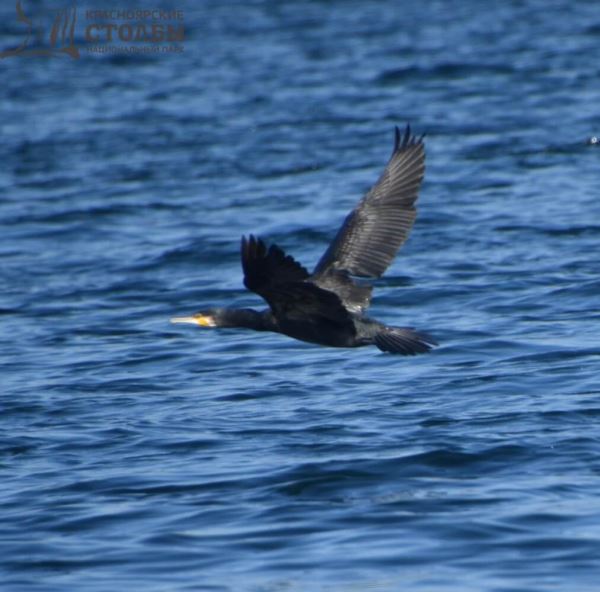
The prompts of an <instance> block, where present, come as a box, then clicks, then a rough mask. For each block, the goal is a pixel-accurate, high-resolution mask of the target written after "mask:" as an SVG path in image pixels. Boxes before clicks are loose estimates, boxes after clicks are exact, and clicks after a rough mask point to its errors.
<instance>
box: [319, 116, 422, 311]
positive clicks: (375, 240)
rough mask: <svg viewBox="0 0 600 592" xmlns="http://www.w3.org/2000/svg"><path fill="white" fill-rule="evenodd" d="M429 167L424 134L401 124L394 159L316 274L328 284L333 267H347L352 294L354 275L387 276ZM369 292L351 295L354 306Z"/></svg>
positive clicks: (347, 286) (409, 225)
mask: <svg viewBox="0 0 600 592" xmlns="http://www.w3.org/2000/svg"><path fill="white" fill-rule="evenodd" d="M424 173H425V147H424V145H423V138H422V137H421V138H417V137H415V136H413V135H411V133H410V126H408V125H407V126H406V130H405V131H404V134H402V133H401V132H400V130H399V129H398V128H396V141H395V144H394V151H393V152H392V156H391V158H390V161H389V162H388V164H387V166H386V167H385V170H384V171H383V173H382V175H381V177H380V178H379V180H378V181H377V183H376V184H375V185H374V186H373V187H372V188H371V190H370V191H369V192H368V193H367V194H366V195H365V196H364V197H363V199H362V200H361V201H360V202H359V203H358V205H357V206H356V207H355V208H354V210H352V211H351V212H350V214H348V216H347V217H346V219H345V221H344V223H343V224H342V227H341V228H340V229H339V231H338V233H337V235H336V237H335V238H334V240H333V242H332V243H331V244H330V245H329V248H328V249H327V251H326V252H325V254H324V255H323V257H321V259H320V261H319V263H318V264H317V266H316V268H315V270H314V272H313V276H312V280H313V281H314V282H315V283H316V284H317V285H323V287H328V286H326V284H327V283H328V282H329V283H331V282H332V279H331V275H332V274H333V273H338V274H339V272H345V273H346V276H347V279H346V280H344V282H342V284H340V286H342V285H343V289H345V290H346V291H347V292H348V293H349V294H351V292H352V290H351V286H352V279H351V277H350V276H358V277H365V278H378V277H381V275H382V274H383V272H384V271H385V270H386V269H387V267H388V266H389V264H390V263H391V262H392V260H393V259H394V257H395V256H396V253H397V252H398V249H399V248H400V247H401V246H402V244H403V243H404V241H405V240H406V239H407V237H408V234H409V232H410V229H411V228H412V225H413V222H414V220H415V216H416V212H415V206H414V203H415V201H416V199H417V197H418V192H419V188H420V186H421V181H422V180H423V175H424ZM327 278H329V279H327ZM333 282H334V284H335V280H333ZM328 289H334V288H333V287H328ZM362 289H363V291H364V288H362ZM369 295H370V294H369ZM369 295H367V298H366V299H365V297H364V294H362V293H360V292H359V293H358V294H357V295H355V296H352V295H351V296H350V298H349V299H348V298H346V300H345V303H346V302H347V305H348V306H349V307H352V306H354V307H360V308H366V306H368V303H369V297H368V296H369ZM341 297H342V298H343V295H342V296H341ZM361 302H362V303H363V304H361Z"/></svg>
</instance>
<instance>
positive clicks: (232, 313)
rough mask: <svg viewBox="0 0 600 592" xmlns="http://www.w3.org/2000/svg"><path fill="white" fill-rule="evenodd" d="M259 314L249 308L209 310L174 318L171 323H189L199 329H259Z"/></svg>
mask: <svg viewBox="0 0 600 592" xmlns="http://www.w3.org/2000/svg"><path fill="white" fill-rule="evenodd" d="M261 322H262V321H261V317H260V315H259V313H257V312H256V311H254V310H251V309H249V308H208V309H206V310H201V311H200V312H197V313H195V314H193V315H190V316H189V317H173V318H172V319H171V323H188V324H191V325H198V326H199V327H248V328H250V329H258V328H259V327H260V325H261Z"/></svg>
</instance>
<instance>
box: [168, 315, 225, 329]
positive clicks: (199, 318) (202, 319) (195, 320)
mask: <svg viewBox="0 0 600 592" xmlns="http://www.w3.org/2000/svg"><path fill="white" fill-rule="evenodd" d="M171 323H174V324H177V323H188V324H190V325H200V326H201V327H216V326H217V323H216V322H215V319H214V318H213V317H211V316H209V315H203V314H197V315H192V316H191V317H173V318H172V319H171Z"/></svg>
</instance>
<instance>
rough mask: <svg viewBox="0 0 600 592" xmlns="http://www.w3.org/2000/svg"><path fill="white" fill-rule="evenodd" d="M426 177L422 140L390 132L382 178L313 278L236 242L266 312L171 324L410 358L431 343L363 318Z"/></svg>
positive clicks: (262, 248) (258, 247)
mask: <svg viewBox="0 0 600 592" xmlns="http://www.w3.org/2000/svg"><path fill="white" fill-rule="evenodd" d="M424 172H425V149H424V145H423V139H422V138H416V137H415V136H413V135H411V133H410V127H409V126H406V130H405V132H404V134H402V133H400V130H399V129H398V128H396V138H395V144H394V150H393V152H392V156H391V158H390V160H389V162H388V164H387V166H386V167H385V169H384V171H383V173H382V175H381V177H380V178H379V180H378V181H377V183H376V184H375V185H374V186H373V187H372V189H371V190H370V191H369V192H368V193H367V194H366V195H365V196H364V197H363V199H362V200H361V201H360V202H359V203H358V205H357V206H356V207H355V208H354V209H353V210H352V211H351V212H350V214H348V216H347V217H346V219H345V221H344V223H343V224H342V226H341V228H340V229H339V231H338V233H337V235H336V237H335V238H334V239H333V241H332V243H331V244H330V245H329V248H328V249H327V250H326V251H325V253H324V255H323V256H322V257H321V259H320V260H319V262H318V263H317V266H316V267H315V269H314V271H313V273H312V274H310V273H309V272H308V271H307V270H306V269H305V268H304V267H303V266H302V265H300V263H298V262H297V261H295V260H294V259H293V258H292V257H291V256H289V255H286V254H285V253H284V252H283V251H282V250H281V249H280V248H279V247H278V246H276V245H271V246H270V247H267V246H266V245H265V243H264V242H263V241H262V240H261V239H259V238H256V237H254V236H252V235H250V236H249V237H248V238H246V237H243V238H242V244H241V257H242V268H243V270H244V285H245V286H246V288H248V290H251V291H252V292H255V293H256V294H258V295H259V296H261V297H262V298H263V299H264V300H265V301H266V302H267V304H268V305H269V309H268V310H265V311H262V312H259V311H253V310H250V309H241V310H235V309H226V308H225V309H212V310H210V311H205V312H203V313H198V314H197V315H193V316H191V317H183V318H176V319H173V321H174V322H190V323H196V324H199V325H204V326H217V327H219V326H220V327H225V326H227V327H231V326H235V327H246V328H251V329H256V330H259V331H276V332H279V333H283V334H285V335H289V336H290V337H294V338H296V339H300V340H303V341H309V342H312V343H318V344H321V345H328V346H333V347H358V346H362V345H369V344H374V345H376V346H377V347H378V348H379V349H381V350H382V351H386V352H391V353H398V354H403V355H413V354H417V353H423V352H426V351H429V349H431V346H432V345H435V341H434V340H433V339H432V338H431V337H429V336H428V335H427V334H425V333H418V332H417V331H415V330H413V329H411V328H399V327H387V326H385V325H383V324H382V323H379V322H378V321H375V320H373V319H370V318H369V317H366V316H365V315H364V312H365V311H366V309H367V308H368V306H369V304H370V301H371V291H372V286H371V285H370V284H369V283H368V280H372V279H376V278H379V277H381V275H382V274H383V273H384V272H385V270H386V269H387V268H388V266H389V265H390V263H391V262H392V260H393V259H394V257H395V256H396V253H397V252H398V249H399V248H400V247H401V246H402V244H403V243H404V241H405V240H406V239H407V238H408V234H409V232H410V229H411V228H412V225H413V223H414V220H415V215H416V210H415V206H414V204H415V201H416V200H417V197H418V192H419V188H420V186H421V181H422V180H423V175H424Z"/></svg>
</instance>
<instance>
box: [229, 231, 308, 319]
mask: <svg viewBox="0 0 600 592" xmlns="http://www.w3.org/2000/svg"><path fill="white" fill-rule="evenodd" d="M241 254H242V269H243V270H244V285H245V286H246V288H248V290H251V291H252V292H256V294H258V295H259V296H262V297H263V298H264V299H265V300H266V301H267V302H268V303H269V305H270V306H271V308H273V307H272V305H271V295H272V293H273V290H274V288H275V287H276V286H277V285H279V284H285V283H289V282H301V281H304V280H305V279H307V278H308V276H309V274H308V271H306V269H305V268H304V267H302V265H300V263H298V262H297V261H296V260H294V258H293V257H290V256H289V255H286V254H285V253H284V252H283V251H282V250H281V249H280V248H279V247H278V246H277V245H271V246H270V247H269V248H267V246H266V245H265V243H264V242H263V241H262V240H261V239H260V238H256V237H254V236H252V235H250V236H249V237H248V238H246V237H245V236H244V237H242V249H241Z"/></svg>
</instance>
